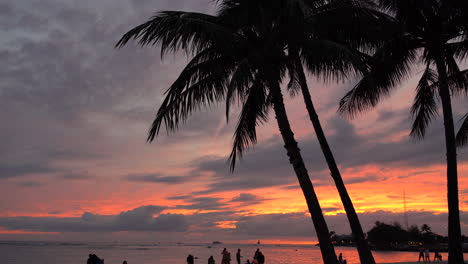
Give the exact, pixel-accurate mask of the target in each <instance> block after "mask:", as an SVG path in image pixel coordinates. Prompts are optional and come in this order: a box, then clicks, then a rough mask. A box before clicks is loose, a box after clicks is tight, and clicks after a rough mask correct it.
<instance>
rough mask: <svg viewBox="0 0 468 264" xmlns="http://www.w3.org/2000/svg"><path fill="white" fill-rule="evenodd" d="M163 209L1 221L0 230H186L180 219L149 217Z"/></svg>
mask: <svg viewBox="0 0 468 264" xmlns="http://www.w3.org/2000/svg"><path fill="white" fill-rule="evenodd" d="M163 209H164V207H161V206H143V207H139V208H136V209H133V210H130V211H126V212H122V213H120V214H119V215H97V214H92V213H89V212H85V213H83V215H82V216H81V217H60V218H58V217H3V218H0V226H2V227H4V228H6V229H8V230H24V231H35V232H36V231H37V232H117V231H167V232H184V231H186V230H187V228H188V223H187V220H186V217H185V216H184V215H178V214H160V215H158V216H156V217H154V216H153V215H154V214H157V213H160V212H161V211H162V210H163Z"/></svg>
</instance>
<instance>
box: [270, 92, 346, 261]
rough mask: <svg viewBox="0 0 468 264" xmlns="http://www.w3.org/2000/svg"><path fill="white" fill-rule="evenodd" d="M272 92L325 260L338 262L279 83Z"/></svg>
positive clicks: (277, 115) (277, 114) (278, 117)
mask: <svg viewBox="0 0 468 264" xmlns="http://www.w3.org/2000/svg"><path fill="white" fill-rule="evenodd" d="M271 93H272V95H273V109H274V111H275V116H276V121H277V123H278V127H279V129H280V132H281V136H282V137H283V141H284V148H285V149H286V150H287V152H288V157H289V162H290V163H291V164H292V165H293V168H294V172H295V173H296V176H297V179H298V180H299V184H300V186H301V189H302V192H303V193H304V197H305V199H306V202H307V206H308V208H309V212H310V214H311V217H312V222H313V223H314V227H315V231H316V233H317V237H318V240H319V243H320V250H321V252H322V259H323V262H324V263H326V264H336V263H337V258H336V254H335V249H334V248H333V245H332V243H331V239H330V233H329V231H328V227H327V223H326V222H325V218H324V217H323V214H322V209H321V208H320V204H319V201H318V199H317V195H316V194H315V191H314V187H313V186H312V182H311V181H310V178H309V174H308V172H307V169H306V167H305V164H304V161H303V159H302V156H301V153H300V149H299V147H298V146H297V142H296V140H295V139H294V134H293V132H292V130H291V126H290V125H289V120H288V117H287V114H286V109H285V107H284V102H283V95H282V94H281V89H280V87H279V85H278V84H274V85H273V86H272V87H271Z"/></svg>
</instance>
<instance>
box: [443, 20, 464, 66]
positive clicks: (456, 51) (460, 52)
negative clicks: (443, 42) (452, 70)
mask: <svg viewBox="0 0 468 264" xmlns="http://www.w3.org/2000/svg"><path fill="white" fill-rule="evenodd" d="M467 23H468V22H467ZM466 30H467V31H468V25H467V28H466ZM465 34H467V36H468V32H466V33H465ZM447 48H448V49H449V50H450V51H451V52H452V53H453V55H454V56H455V58H457V59H458V60H460V61H462V60H465V59H467V58H468V38H466V39H464V40H462V41H458V42H453V43H448V44H447Z"/></svg>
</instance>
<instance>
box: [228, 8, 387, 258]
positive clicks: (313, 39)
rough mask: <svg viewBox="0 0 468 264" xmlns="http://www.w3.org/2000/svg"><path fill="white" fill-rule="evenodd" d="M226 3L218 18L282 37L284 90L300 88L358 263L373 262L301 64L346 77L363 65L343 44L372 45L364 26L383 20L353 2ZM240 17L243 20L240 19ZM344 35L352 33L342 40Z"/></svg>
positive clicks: (377, 25)
mask: <svg viewBox="0 0 468 264" xmlns="http://www.w3.org/2000/svg"><path fill="white" fill-rule="evenodd" d="M245 2H248V3H245ZM224 5H225V6H224V8H223V9H221V15H222V16H223V17H235V18H236V19H237V20H241V21H242V22H240V23H242V26H248V27H252V26H253V27H256V28H262V27H265V24H268V23H269V24H275V25H276V26H277V27H279V28H280V29H279V30H280V32H281V34H279V35H278V37H279V38H280V39H278V40H277V42H278V43H283V45H284V46H285V48H287V50H288V54H289V56H288V57H289V61H288V65H287V66H288V67H287V68H288V72H289V76H290V82H289V85H288V88H290V91H291V92H292V94H295V93H297V92H298V90H300V91H301V92H302V95H303V99H304V102H305V105H306V109H307V111H308V114H309V117H310V121H311V122H312V125H313V127H314V130H315V133H316V135H317V139H318V141H319V144H320V147H321V149H322V152H323V154H324V156H325V159H326V162H327V164H328V167H329V170H330V174H331V176H332V178H333V180H334V181H335V185H336V187H337V190H338V193H339V195H340V198H341V200H342V203H343V207H344V209H345V211H346V215H347V217H348V221H349V223H350V227H351V230H352V233H353V237H354V239H355V242H356V245H357V249H358V253H359V257H360V260H361V263H369V264H372V263H375V260H374V258H373V256H372V253H371V251H370V249H369V246H368V244H367V241H366V238H365V235H364V232H363V230H362V227H361V224H360V221H359V218H358V216H357V213H356V210H355V209H354V206H353V203H352V201H351V198H350V196H349V194H348V192H347V190H346V187H345V185H344V183H343V179H342V177H341V174H340V171H339V169H338V166H337V164H336V161H335V158H334V156H333V153H332V151H331V149H330V147H329V144H328V142H327V139H326V137H325V133H324V131H323V129H322V126H321V124H320V120H319V118H318V115H317V112H316V110H315V107H314V105H313V102H312V99H311V95H310V92H309V88H308V85H307V80H306V77H305V73H304V69H303V63H302V62H303V61H304V63H305V64H306V66H307V69H308V70H309V71H311V72H312V73H314V74H315V75H318V76H323V77H324V79H333V78H334V79H341V78H346V77H347V75H348V74H349V73H350V72H351V73H352V72H353V71H363V70H364V69H365V62H363V61H362V57H360V56H358V54H357V53H353V52H352V50H351V49H350V48H348V47H347V46H345V45H344V44H342V43H346V44H352V45H354V46H357V47H362V46H363V45H370V46H372V44H374V45H376V43H372V39H370V38H369V37H367V36H365V35H364V33H367V34H369V32H372V28H370V27H369V26H364V25H372V26H374V31H375V29H376V28H379V30H382V23H380V22H381V21H382V20H383V18H386V16H385V15H383V14H382V13H380V12H377V11H376V10H374V9H373V6H372V5H369V4H366V3H363V2H359V3H355V2H354V1H352V0H351V1H342V0H341V1H338V2H335V1H330V2H328V3H327V4H323V3H322V2H321V1H299V0H297V1H271V0H268V1H265V0H229V1H224ZM241 15H243V17H242V19H239V16H241ZM330 17H332V18H336V17H340V18H341V21H343V22H344V23H340V24H338V23H337V22H336V21H330V20H329V19H330ZM350 21H353V23H350ZM358 22H360V23H358ZM355 24H358V25H359V26H360V27H361V28H360V29H359V30H361V32H356V31H357V30H356V25H355ZM332 26H334V27H335V28H332ZM353 27H354V28H353ZM324 28H325V29H324ZM343 32H346V33H351V32H352V33H351V34H350V35H349V36H347V37H346V38H345V39H343V36H342V35H343ZM337 33H338V34H339V35H341V38H342V39H340V41H339V42H337V41H335V40H336V38H337V36H336V35H337ZM362 42H364V44H363V43H362Z"/></svg>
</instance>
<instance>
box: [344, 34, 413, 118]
mask: <svg viewBox="0 0 468 264" xmlns="http://www.w3.org/2000/svg"><path fill="white" fill-rule="evenodd" d="M418 44H419V43H417V42H416V43H415V42H413V40H412V39H410V38H407V36H401V37H399V38H395V39H391V40H388V41H387V43H385V45H383V46H382V47H381V48H380V49H379V50H378V51H377V52H376V53H375V54H374V56H373V57H372V59H371V61H370V70H369V72H368V73H366V74H365V75H364V77H363V78H362V79H361V80H360V81H359V82H358V83H357V84H356V85H355V86H354V88H353V89H351V91H349V92H348V93H347V94H346V95H345V96H344V97H343V98H342V99H341V101H340V106H339V109H338V111H339V112H340V113H341V114H344V115H347V116H348V117H350V118H353V117H354V116H355V115H356V114H358V113H360V112H363V111H366V110H368V109H370V108H372V107H374V106H376V105H377V103H378V102H379V101H380V99H381V98H382V97H385V96H389V95H390V91H391V90H392V89H393V88H395V86H397V85H398V84H399V83H400V82H402V81H403V80H404V79H406V78H407V77H408V76H409V74H410V72H411V66H412V64H413V62H415V61H416V59H417V50H416V48H417V47H418Z"/></svg>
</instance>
